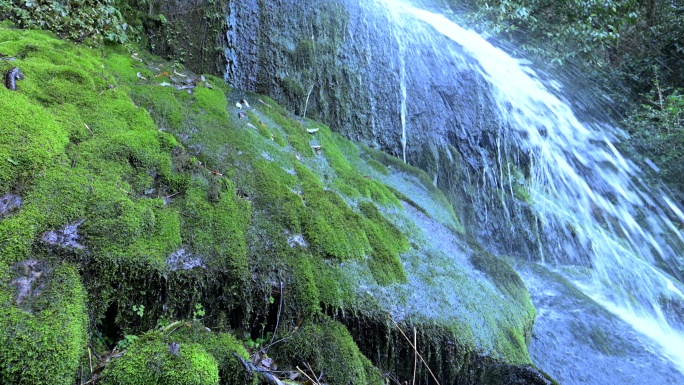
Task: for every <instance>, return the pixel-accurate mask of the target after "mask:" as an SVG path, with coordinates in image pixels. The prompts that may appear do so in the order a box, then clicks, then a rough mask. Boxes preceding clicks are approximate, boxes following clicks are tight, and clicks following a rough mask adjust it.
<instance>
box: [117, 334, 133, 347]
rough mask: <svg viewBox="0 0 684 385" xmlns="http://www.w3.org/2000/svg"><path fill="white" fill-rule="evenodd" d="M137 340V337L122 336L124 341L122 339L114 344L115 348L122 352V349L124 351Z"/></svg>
mask: <svg viewBox="0 0 684 385" xmlns="http://www.w3.org/2000/svg"><path fill="white" fill-rule="evenodd" d="M137 339H138V336H135V335H131V334H126V335H125V336H124V339H122V340H121V341H119V342H118V343H117V344H116V348H117V349H118V350H119V351H121V350H124V349H126V348H127V347H129V346H131V344H132V343H133V342H134V341H135V340H137Z"/></svg>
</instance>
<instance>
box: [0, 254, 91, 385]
mask: <svg viewBox="0 0 684 385" xmlns="http://www.w3.org/2000/svg"><path fill="white" fill-rule="evenodd" d="M3 267H4V268H3ZM85 297H86V295H85V292H84V290H83V285H82V284H81V282H80V278H79V276H78V274H77V272H76V270H75V269H74V268H73V266H71V265H69V264H66V263H59V264H57V265H55V266H53V265H50V264H49V263H47V262H44V261H38V260H35V259H31V260H26V261H23V262H22V263H19V264H16V265H15V266H14V268H13V269H8V268H7V265H4V264H2V263H0V324H2V325H3V326H2V332H0V384H6V385H9V384H36V385H41V384H45V385H47V384H64V385H68V384H72V383H73V379H74V376H75V373H76V370H77V369H78V367H79V364H80V358H81V357H82V354H83V351H84V349H85V346H86V343H87V340H88V332H87V322H88V321H87V313H86V305H85Z"/></svg>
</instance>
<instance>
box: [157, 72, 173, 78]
mask: <svg viewBox="0 0 684 385" xmlns="http://www.w3.org/2000/svg"><path fill="white" fill-rule="evenodd" d="M173 73H176V71H173ZM176 75H178V74H176ZM160 76H171V74H170V73H169V72H168V71H164V72H162V73H159V74H157V75H154V77H155V78H158V77H160Z"/></svg>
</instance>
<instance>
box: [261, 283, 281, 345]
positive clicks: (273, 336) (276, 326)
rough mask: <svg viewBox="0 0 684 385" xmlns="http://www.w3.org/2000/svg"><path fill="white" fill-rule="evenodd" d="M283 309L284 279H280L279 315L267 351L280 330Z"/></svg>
mask: <svg viewBox="0 0 684 385" xmlns="http://www.w3.org/2000/svg"><path fill="white" fill-rule="evenodd" d="M282 309H283V281H280V303H279V304H278V317H277V318H276V324H275V329H273V335H272V336H271V342H269V344H268V346H267V347H266V349H265V350H266V352H267V353H268V349H269V348H270V347H271V346H272V345H273V340H274V339H275V336H276V332H277V331H278V324H280V312H281V310H282Z"/></svg>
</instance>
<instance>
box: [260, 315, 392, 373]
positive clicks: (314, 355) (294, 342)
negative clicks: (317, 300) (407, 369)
mask: <svg viewBox="0 0 684 385" xmlns="http://www.w3.org/2000/svg"><path fill="white" fill-rule="evenodd" d="M320 318H321V319H320V321H319V322H317V323H310V324H307V325H305V326H302V327H301V328H300V329H299V330H297V331H296V332H295V333H294V334H293V336H292V338H291V339H289V340H287V341H285V342H284V343H283V344H282V345H280V346H277V347H274V351H273V355H274V356H275V357H277V358H278V359H279V360H280V361H281V362H289V363H290V365H292V366H299V367H302V365H303V363H308V364H309V365H311V367H312V369H313V370H314V372H315V373H321V372H322V373H323V380H322V381H323V382H325V383H328V384H331V385H338V384H339V385H347V384H364V385H366V384H372V385H380V384H382V383H383V382H382V380H381V378H380V376H379V375H378V372H377V370H376V369H375V368H373V366H372V365H371V364H370V362H369V361H368V359H366V358H365V357H364V356H363V355H362V354H361V352H360V351H359V348H358V347H357V346H356V343H354V340H353V339H352V337H351V335H350V334H349V332H348V331H347V328H346V327H344V325H342V324H340V323H339V322H337V321H333V320H331V319H329V318H328V317H326V316H321V317H320Z"/></svg>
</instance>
